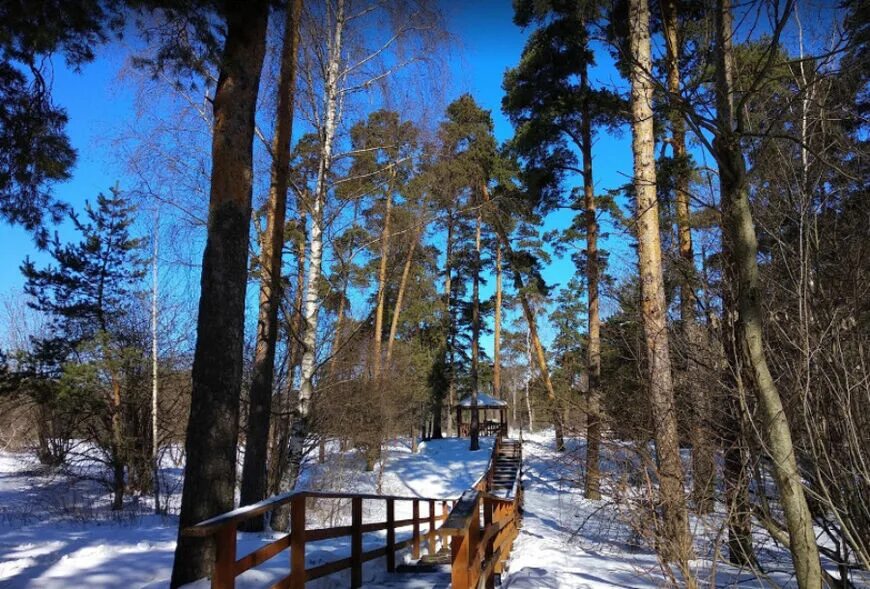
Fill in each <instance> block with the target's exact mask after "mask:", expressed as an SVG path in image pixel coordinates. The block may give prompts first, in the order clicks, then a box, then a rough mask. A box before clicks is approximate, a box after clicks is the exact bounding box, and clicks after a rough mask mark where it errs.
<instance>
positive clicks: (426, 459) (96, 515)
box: [0, 439, 492, 589]
mask: <svg viewBox="0 0 870 589" xmlns="http://www.w3.org/2000/svg"><path fill="white" fill-rule="evenodd" d="M482 442H483V443H482V448H481V450H479V451H477V452H469V451H468V440H456V439H450V440H440V441H433V442H428V443H423V444H421V445H420V451H419V453H417V454H412V453H411V452H410V450H409V448H408V446H407V444H405V443H403V442H397V443H395V444H392V445H390V446H389V447H388V448H387V449H386V451H385V453H384V454H385V457H386V462H385V468H384V469H383V471H382V472H381V471H379V470H375V471H374V472H369V473H366V472H363V465H364V463H363V461H362V459H361V458H360V457H359V456H358V455H357V454H356V453H355V452H348V453H340V452H338V451H337V449H336V451H334V452H329V453H328V455H327V460H326V462H325V463H324V464H313V465H312V466H311V467H310V468H309V469H308V470H307V471H306V473H305V477H304V479H303V480H302V481H301V483H300V484H301V486H303V487H307V488H312V489H317V488H319V489H321V490H331V491H348V492H349V491H351V490H353V491H355V492H361V493H375V492H378V491H380V492H381V493H383V494H392V495H400V496H418V497H444V498H452V497H458V496H459V495H460V494H461V493H462V491H463V490H465V489H466V488H468V487H469V486H471V485H472V484H473V483H474V482H475V481H476V480H477V479H478V477H479V476H480V475H481V474H482V473H483V471H484V470H485V468H486V465H487V463H488V460H489V456H490V452H491V448H492V440H483V441H482ZM178 473H180V469H179V468H178V467H177V466H173V465H171V464H168V465H167V468H166V469H165V470H164V473H163V475H164V478H165V479H166V480H167V481H174V480H175V478H174V477H176V476H177V474H178ZM175 488H176V492H177V491H179V490H180V489H178V487H177V485H175ZM175 504H177V500H173V501H171V502H170V505H175ZM383 505H384V504H383V502H382V501H372V502H364V508H365V509H364V521H366V522H368V521H383V519H384V514H383V511H384V507H383ZM109 506H110V497H109V496H108V495H107V494H106V492H105V490H104V489H102V488H101V487H100V486H99V485H97V484H95V483H94V482H93V481H87V480H76V479H74V478H71V477H69V476H67V475H61V474H51V473H49V472H47V471H46V470H45V469H43V468H42V467H41V466H40V465H39V464H38V463H37V461H36V459H35V458H34V457H33V456H32V455H29V454H11V453H0V587H2V588H3V589H24V588H28V589H31V588H32V589H37V588H38V589H54V588H57V589H61V588H69V587H88V588H100V589H102V588H106V589H110V588H123V589H134V588H141V587H149V588H157V587H166V586H167V585H168V579H169V577H170V574H171V570H172V556H173V551H174V548H175V538H176V529H177V528H176V526H177V518H176V517H175V516H171V515H170V516H156V515H153V514H150V513H149V511H150V506H151V504H150V501H149V500H147V499H143V500H142V501H138V502H137V501H133V500H131V501H130V502H128V505H127V507H126V508H125V510H124V511H123V512H121V513H113V512H112V511H111V510H110V509H109ZM347 508H348V506H347V505H340V506H338V505H336V502H335V501H332V502H327V501H323V502H319V503H317V504H316V505H314V506H311V505H309V526H311V527H315V526H316V525H318V522H319V524H320V525H330V524H334V523H336V522H337V521H338V520H342V519H345V518H346V516H347V513H346V512H347ZM422 509H423V507H421V510H422ZM438 509H439V510H440V506H438ZM410 513H411V503H410V502H407V503H404V504H403V503H398V504H397V505H396V517H397V519H398V518H405V517H410ZM424 513H425V512H424ZM405 535H407V533H406V534H402V533H400V534H398V535H397V539H399V540H401V539H403V537H404V536H405ZM276 537H277V535H274V534H271V533H264V534H240V538H239V546H238V552H239V554H240V555H241V554H245V553H247V552H250V551H252V550H254V549H255V548H256V547H257V546H258V545H261V544H263V543H265V542H268V541H270V540H271V539H273V538H276ZM383 542H384V540H383V537H382V535H381V534H378V533H374V534H366V536H365V538H364V550H367V549H369V548H375V547H378V546H382V545H383ZM347 554H349V545H348V542H347V541H341V540H331V541H327V542H320V543H317V544H316V545H314V544H309V546H308V550H307V553H306V560H307V562H308V563H309V566H311V565H316V564H320V563H323V562H328V561H330V560H336V559H338V558H343V557H344V556H347ZM288 562H289V558H288V555H287V554H286V553H282V554H279V555H278V556H276V557H274V558H273V559H271V560H270V561H269V562H267V563H265V564H264V565H262V566H260V567H258V568H257V569H255V570H253V571H249V572H248V573H246V574H245V575H243V576H242V577H240V579H239V583H238V586H239V587H242V588H244V587H266V586H269V585H270V584H271V583H272V582H274V581H276V580H278V579H279V578H281V577H282V576H284V575H286V574H287V572H288V569H287V564H288ZM367 564H368V566H367V568H366V570H365V572H364V580H366V581H368V582H375V583H376V581H377V578H378V575H379V574H382V571H383V569H384V565H383V563H382V562H378V561H372V562H370V563H367ZM347 584H348V583H347V580H345V579H343V578H341V576H334V577H332V578H326V579H323V580H321V582H320V583H310V584H309V586H311V587H317V586H321V587H332V586H347ZM195 586H197V587H199V586H202V587H207V586H208V583H207V582H201V583H197V584H195Z"/></svg>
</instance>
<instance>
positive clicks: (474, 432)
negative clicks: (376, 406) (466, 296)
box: [469, 188, 485, 450]
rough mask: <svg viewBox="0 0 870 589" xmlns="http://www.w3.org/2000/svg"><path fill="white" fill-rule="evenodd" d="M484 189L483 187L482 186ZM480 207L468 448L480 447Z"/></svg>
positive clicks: (476, 253) (472, 318) (474, 294)
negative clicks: (478, 407) (478, 401)
mask: <svg viewBox="0 0 870 589" xmlns="http://www.w3.org/2000/svg"><path fill="white" fill-rule="evenodd" d="M484 189H485V188H484ZM480 210H481V209H480V208H478V209H477V226H476V232H475V238H474V248H475V249H474V272H473V274H472V282H471V424H470V430H469V434H470V437H471V443H470V445H469V449H470V450H479V449H480V415H479V413H478V410H477V392H478V387H479V386H480V383H479V382H478V375H479V369H480V366H479V365H480V228H481V227H480V226H481V223H482V221H481V216H480Z"/></svg>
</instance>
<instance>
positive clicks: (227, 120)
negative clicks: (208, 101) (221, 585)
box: [171, 1, 268, 587]
mask: <svg viewBox="0 0 870 589" xmlns="http://www.w3.org/2000/svg"><path fill="white" fill-rule="evenodd" d="M224 16H225V18H226V25H227V31H226V40H225V42H224V47H223V51H222V54H221V59H220V75H219V78H218V82H217V87H216V89H215V96H214V100H213V103H212V108H213V111H214V124H213V131H212V134H213V135H212V167H211V170H212V172H211V188H210V196H209V216H208V231H207V238H206V246H205V253H204V254H203V266H202V279H201V285H202V287H201V293H200V299H199V316H198V318H197V339H196V348H195V351H194V359H193V374H192V376H193V390H192V393H191V407H190V419H189V421H188V426H187V436H186V444H185V449H186V461H185V467H184V488H183V491H182V495H181V512H180V517H179V522H178V529H179V536H178V543H177V545H176V549H175V562H174V565H173V569H172V581H171V585H172V587H178V586H180V585H183V584H185V583H189V582H191V581H195V580H196V579H199V578H201V577H206V576H208V575H210V574H211V571H212V568H213V566H214V558H215V542H214V539H213V538H197V537H193V536H184V535H181V533H180V531H181V530H183V529H184V528H187V527H188V526H191V525H193V524H196V523H199V522H201V521H203V520H205V519H208V518H210V517H213V516H215V515H218V514H219V513H223V512H226V511H230V510H231V509H232V508H233V503H234V499H235V489H236V443H237V439H238V429H239V399H240V393H241V386H242V365H243V358H242V351H243V344H244V319H245V288H246V286H247V280H248V264H247V262H248V232H249V230H250V225H251V181H252V177H253V139H254V113H255V112H256V106H257V91H258V88H259V83H260V70H261V69H262V65H263V55H264V53H265V46H266V28H267V27H266V25H267V21H268V5H267V3H265V2H259V1H258V2H250V3H246V4H245V5H244V6H242V5H236V4H229V5H227V7H226V8H225V15H224Z"/></svg>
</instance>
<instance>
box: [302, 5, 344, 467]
mask: <svg viewBox="0 0 870 589" xmlns="http://www.w3.org/2000/svg"><path fill="white" fill-rule="evenodd" d="M344 10H345V3H344V0H337V2H336V15H335V22H334V23H333V27H334V28H333V30H332V31H331V32H332V38H331V39H330V43H329V58H328V64H327V66H326V68H327V69H326V72H327V73H326V81H325V87H324V104H325V107H324V110H325V112H324V119H323V130H322V142H321V145H320V163H319V166H318V170H317V181H316V183H315V189H314V195H313V196H314V198H313V202H312V203H311V215H310V220H311V231H310V235H309V246H308V251H309V256H310V258H309V261H308V279H307V281H306V284H305V296H304V308H303V309H304V310H303V317H304V320H305V334H304V336H303V338H302V349H303V352H302V364H301V376H300V382H299V396H298V399H297V403H296V410H295V415H294V419H293V427H292V430H293V431H292V433H291V437H290V469H291V472H292V476H291V480H294V481H295V479H296V476H297V475H298V472H299V468H300V467H301V465H302V456H303V453H304V447H305V438H306V436H307V434H308V416H309V412H310V408H311V398H312V396H313V395H314V371H315V369H316V360H317V358H316V354H317V311H318V307H319V305H318V294H319V293H318V290H319V284H320V276H321V272H322V268H321V263H322V260H323V208H324V206H325V203H326V192H327V181H328V175H329V170H330V167H331V166H332V148H333V141H334V139H335V129H336V125H337V117H338V98H339V87H338V83H339V73H340V67H341V57H342V35H343V33H344V24H345V13H344Z"/></svg>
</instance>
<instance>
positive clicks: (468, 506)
mask: <svg viewBox="0 0 870 589" xmlns="http://www.w3.org/2000/svg"><path fill="white" fill-rule="evenodd" d="M308 499H317V500H339V501H340V500H344V501H348V500H349V501H350V504H351V524H350V525H344V526H334V527H330V528H315V529H309V528H308V527H307V525H306V523H307V522H306V503H307V500H308ZM522 499H523V487H522V445H521V443H520V442H519V441H517V440H510V439H507V438H503V437H498V438H496V441H495V444H494V445H493V450H492V455H491V457H490V461H489V466H488V467H487V470H486V472H485V473H484V474H483V475H482V476H481V477H480V479H479V480H478V482H477V483H475V485H474V486H473V487H472V488H470V489H468V490H467V491H465V492H464V493H463V494H462V496H461V497H459V498H423V497H398V496H386V495H369V494H352V493H314V492H307V491H303V492H297V493H288V494H284V495H278V496H276V497H272V498H270V499H266V500H265V501H261V502H260V503H257V504H255V505H250V506H247V507H242V508H239V509H236V510H234V511H231V512H229V513H225V514H223V515H219V516H217V517H214V518H212V519H209V520H206V521H204V522H201V523H199V524H197V525H195V526H192V527H190V528H186V529H185V530H183V532H182V533H183V534H185V535H190V536H200V537H207V536H214V538H215V541H216V543H217V559H216V561H215V568H214V575H213V577H212V579H211V586H212V588H213V589H232V588H234V587H235V581H236V577H238V576H239V575H241V574H242V573H244V572H245V571H248V570H250V569H252V568H254V567H256V566H258V565H260V564H262V563H264V562H266V561H267V560H269V559H270V558H273V557H275V556H276V555H278V554H279V553H281V552H283V551H284V550H286V549H287V548H289V549H290V563H289V567H288V574H287V576H285V577H284V578H282V579H281V580H279V581H278V582H277V583H275V584H274V585H272V587H271V588H270V589H279V588H289V589H304V587H305V583H306V582H308V581H313V580H315V579H319V578H322V577H325V576H327V575H331V574H334V573H338V572H340V571H344V570H348V569H349V570H350V587H351V588H352V589H355V588H358V587H362V586H363V585H362V565H363V563H365V562H368V561H370V560H374V559H378V558H384V560H385V567H386V570H387V572H388V573H389V574H388V575H387V578H386V579H384V580H382V581H379V582H378V583H377V584H376V585H371V587H375V586H377V587H387V588H396V589H398V588H402V589H437V588H447V587H452V588H453V589H472V588H473V589H478V588H480V587H494V586H495V581H496V579H497V577H498V576H499V575H501V573H502V572H503V570H504V567H505V563H506V562H507V559H508V556H509V555H510V551H511V547H512V546H513V542H514V539H515V538H516V536H517V533H518V531H519V527H520V523H521V521H520V518H521V515H522ZM363 502H384V503H385V505H386V520H385V521H383V522H374V523H372V522H369V523H363ZM397 503H398V504H402V503H406V504H407V503H409V504H410V505H411V514H412V515H411V517H410V518H405V519H396V516H395V514H396V504H397ZM287 504H289V506H290V532H289V533H288V534H286V535H284V536H282V537H280V538H278V539H277V540H274V541H273V542H271V543H269V544H265V545H263V546H262V547H260V548H258V549H257V550H255V551H254V552H251V553H250V554H246V555H244V556H242V557H239V556H238V555H237V554H236V545H237V530H238V527H239V525H240V524H241V523H242V522H244V521H246V520H249V519H251V518H253V517H256V516H261V515H262V514H264V513H266V512H269V511H272V510H274V509H275V508H277V507H279V506H282V505H287ZM407 528H410V537H409V538H407V539H405V540H402V541H397V540H396V533H397V531H398V530H400V529H407ZM377 531H386V544H385V545H384V546H382V547H380V548H376V549H373V550H368V551H363V534H365V533H368V532H377ZM405 533H406V534H407V532H405ZM342 537H350V540H351V541H350V546H351V555H350V557H347V558H342V559H339V560H335V561H332V562H328V563H326V564H321V565H318V566H314V567H309V568H306V565H305V546H306V543H309V542H318V541H321V540H328V539H331V538H342ZM405 548H408V549H410V552H411V558H412V560H413V561H414V562H415V564H413V565H410V566H409V565H400V566H398V567H397V566H396V552H397V551H399V550H402V549H405ZM424 549H425V554H423V550H424Z"/></svg>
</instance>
